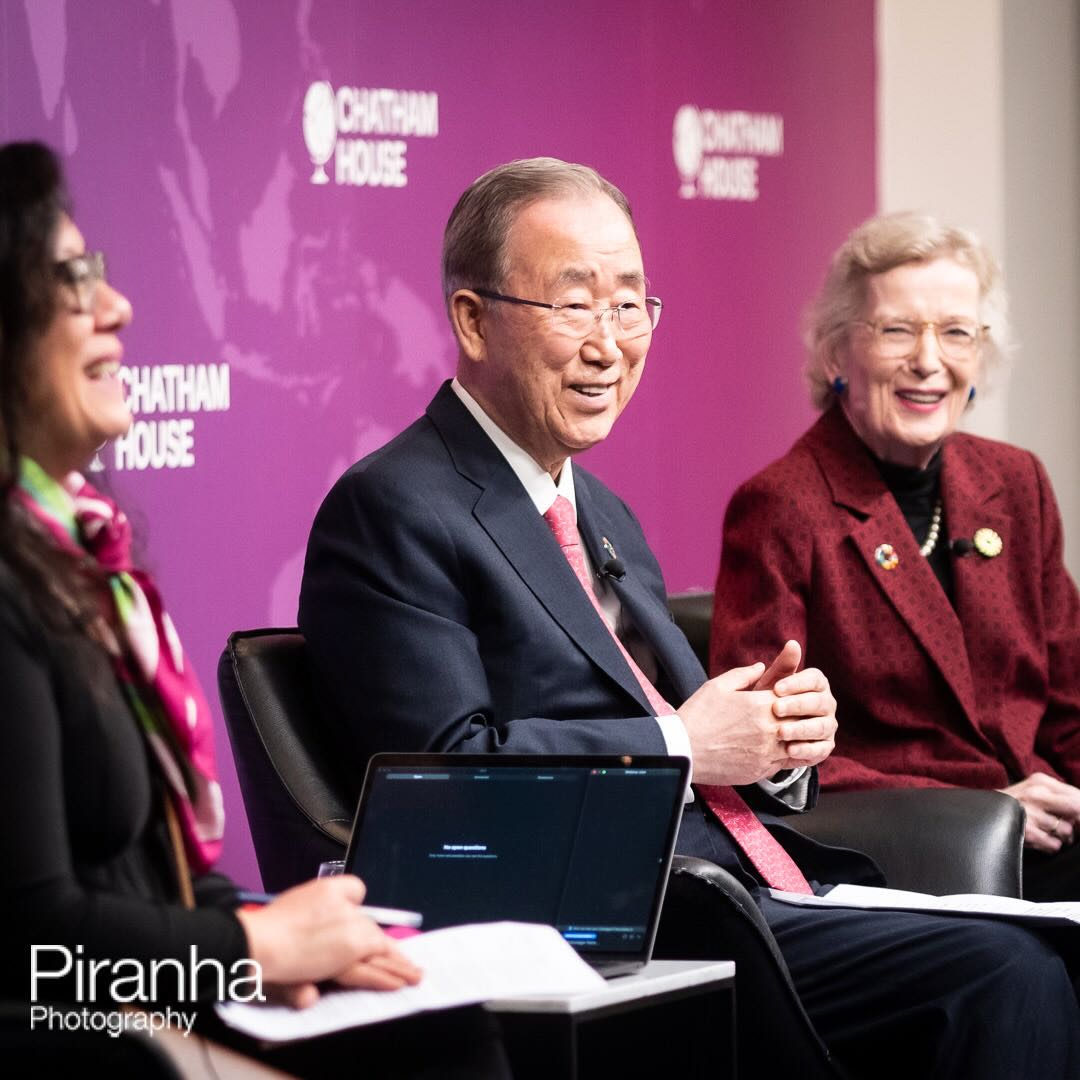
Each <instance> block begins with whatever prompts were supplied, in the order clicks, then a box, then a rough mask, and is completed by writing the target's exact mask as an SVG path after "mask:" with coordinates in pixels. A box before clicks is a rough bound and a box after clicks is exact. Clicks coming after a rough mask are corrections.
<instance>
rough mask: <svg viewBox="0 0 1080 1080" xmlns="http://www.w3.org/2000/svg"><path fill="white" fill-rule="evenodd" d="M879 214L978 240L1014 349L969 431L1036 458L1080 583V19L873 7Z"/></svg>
mask: <svg viewBox="0 0 1080 1080" xmlns="http://www.w3.org/2000/svg"><path fill="white" fill-rule="evenodd" d="M877 48H878V205H879V207H880V209H881V210H883V211H891V210H902V209H922V210H927V211H929V212H931V213H933V214H935V215H937V216H938V217H940V218H942V219H944V220H947V221H951V222H954V223H956V224H960V225H967V226H970V227H971V228H973V229H975V230H976V232H978V233H979V235H980V236H981V237H982V238H983V240H985V241H986V243H987V244H988V245H989V246H990V247H991V249H992V250H993V251H994V252H995V253H996V254H997V256H998V258H999V259H1000V260H1001V262H1002V264H1003V267H1004V270H1005V277H1006V283H1007V285H1008V289H1009V295H1010V299H1011V302H1012V323H1013V336H1014V339H1015V340H1016V342H1017V343H1018V348H1017V350H1016V353H1015V357H1014V361H1013V364H1012V365H1011V371H1010V372H1008V373H1006V374H1004V377H999V378H998V379H996V380H995V384H994V385H993V386H992V387H991V388H990V391H989V392H988V393H987V394H985V395H984V396H983V398H982V399H980V400H979V401H978V402H977V407H976V408H975V409H974V410H973V411H972V413H971V414H970V415H969V418H968V420H967V421H966V424H965V426H966V427H967V429H968V430H970V431H974V432H976V433H977V434H981V435H987V436H989V437H991V438H998V439H1005V440H1007V441H1009V442H1013V443H1017V444H1018V445H1020V446H1025V447H1027V448H1029V449H1031V450H1034V451H1035V452H1036V453H1037V454H1038V455H1039V456H1040V457H1041V458H1042V459H1043V461H1044V462H1045V463H1046V466H1047V468H1048V469H1049V471H1050V476H1051V480H1052V481H1053V484H1054V488H1055V491H1056V492H1057V495H1058V499H1059V501H1060V503H1061V508H1062V514H1063V516H1064V520H1065V535H1066V557H1067V561H1068V563H1069V565H1070V568H1071V569H1072V572H1073V575H1074V576H1075V577H1078V578H1080V5H1078V4H1077V3H1076V0H877Z"/></svg>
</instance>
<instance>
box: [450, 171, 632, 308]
mask: <svg viewBox="0 0 1080 1080" xmlns="http://www.w3.org/2000/svg"><path fill="white" fill-rule="evenodd" d="M596 194H601V195H607V196H608V197H609V198H610V199H611V200H612V201H613V202H614V203H615V205H616V206H618V207H619V209H620V210H622V212H623V213H624V214H625V215H626V217H627V220H628V221H629V222H630V225H631V227H633V224H634V218H633V215H632V213H631V212H630V203H629V202H628V201H627V198H626V196H625V195H624V194H623V193H622V192H621V191H620V190H619V189H618V188H617V187H616V186H615V185H614V184H612V183H610V182H609V181H607V180H605V179H604V178H603V177H602V176H601V175H600V174H599V173H598V172H597V171H596V170H595V169H591V168H589V166H588V165H574V164H571V163H570V162H567V161H560V160H559V159H558V158H551V157H535V158H525V159H522V160H520V161H511V162H509V163H508V164H506V165H499V166H498V167H497V168H494V169H492V170H491V171H490V172H486V173H484V175H483V176H481V177H479V178H478V179H476V180H474V181H473V182H472V183H471V184H470V185H469V186H468V188H466V190H465V193H464V194H463V195H462V196H461V198H460V199H458V201H457V205H456V206H455V207H454V209H453V211H452V212H451V214H450V220H449V221H447V223H446V232H445V233H444V234H443V249H442V284H443V296H444V297H445V298H446V299H449V298H450V297H451V296H452V295H453V293H455V292H456V291H457V290H458V289H497V288H498V287H499V286H500V285H501V283H502V282H503V281H504V280H505V278H506V276H507V273H508V271H509V267H508V266H507V264H506V238H507V236H509V234H510V229H511V227H512V226H513V224H514V221H515V220H516V219H517V215H518V214H519V213H521V211H522V210H524V209H525V207H527V206H529V205H531V204H532V203H534V202H538V201H539V200H541V199H558V198H568V197H572V196H575V195H577V196H585V197H588V196H592V195H596Z"/></svg>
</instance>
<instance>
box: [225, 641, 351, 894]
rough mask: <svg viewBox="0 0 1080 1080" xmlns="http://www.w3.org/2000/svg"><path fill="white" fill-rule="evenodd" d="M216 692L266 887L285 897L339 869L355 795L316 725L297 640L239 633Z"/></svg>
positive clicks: (336, 749)
mask: <svg viewBox="0 0 1080 1080" xmlns="http://www.w3.org/2000/svg"><path fill="white" fill-rule="evenodd" d="M218 692H219V693H220V695H221V705H222V708H223V710H224V713H225V726H226V728H227V729H228V732H229V742H230V743H231V744H232V751H233V760H234V762H235V764H236V774H237V777H238V779H239V781H240V791H241V794H242V795H243V798H244V809H245V811H246V812H247V819H248V825H249V827H250V828H251V839H252V841H253V843H254V845H255V857H256V858H257V859H258V862H259V873H260V874H261V875H262V880H263V887H264V888H266V889H268V890H270V891H272V892H279V891H280V890H282V889H287V888H288V887H289V886H290V885H296V884H298V883H299V882H301V881H306V880H307V879H308V878H311V877H314V876H315V872H316V870H317V869H318V866H319V863H320V862H323V861H324V860H326V859H340V858H341V857H342V855H343V854H344V849H345V845H346V844H348V842H349V829H350V828H351V826H352V816H353V811H354V810H355V809H356V797H357V795H358V794H359V792H358V790H357V786H356V783H355V781H354V780H353V779H352V777H353V776H354V775H355V774H354V772H353V771H351V770H349V769H347V768H345V767H344V766H343V764H342V763H343V762H346V761H348V760H349V756H348V754H347V753H346V751H345V749H344V748H343V747H341V746H339V745H337V744H336V742H335V740H334V737H333V731H332V730H331V729H329V728H328V727H326V726H324V725H320V724H319V723H318V715H317V712H316V705H315V701H316V697H315V691H314V688H313V686H312V683H311V673H310V671H309V668H308V661H307V654H306V651H305V645H304V638H303V636H302V635H301V633H300V631H299V630H296V629H295V628H293V629H263V630H246V631H239V632H237V633H235V634H233V635H232V636H231V637H230V638H229V642H228V645H227V646H226V647H225V651H224V652H223V653H222V654H221V659H220V661H219V662H218Z"/></svg>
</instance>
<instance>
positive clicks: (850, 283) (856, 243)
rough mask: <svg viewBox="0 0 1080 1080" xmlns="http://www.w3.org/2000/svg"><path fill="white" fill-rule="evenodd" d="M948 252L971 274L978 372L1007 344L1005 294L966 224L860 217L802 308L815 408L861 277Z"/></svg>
mask: <svg viewBox="0 0 1080 1080" xmlns="http://www.w3.org/2000/svg"><path fill="white" fill-rule="evenodd" d="M941 258H947V259H953V260H955V261H956V262H958V263H959V264H960V265H961V266H966V267H968V269H970V270H972V271H974V273H975V276H976V278H978V281H979V321H980V322H981V323H983V324H984V325H986V326H989V328H990V329H989V330H988V331H987V334H986V338H985V341H984V344H983V357H984V371H986V370H987V369H989V368H991V367H993V366H996V365H997V364H998V363H999V362H1000V361H1001V360H1002V358H1003V357H1005V356H1006V355H1007V354H1008V351H1009V322H1008V301H1007V298H1006V296H1005V285H1004V282H1003V280H1002V276H1001V271H1000V269H999V268H998V265H997V262H996V261H995V259H994V257H993V255H991V254H990V252H989V251H988V250H987V249H986V247H985V246H984V245H983V243H982V242H981V241H980V240H979V238H978V237H977V236H976V235H975V234H974V233H972V232H969V231H968V230H967V229H960V228H956V227H955V226H952V225H944V224H942V223H941V222H939V221H938V220H937V219H936V218H933V217H930V216H929V215H928V214H918V213H913V212H911V211H904V212H901V213H897V214H882V215H880V216H878V217H873V218H870V219H869V220H868V221H864V222H863V223H862V224H861V225H860V226H859V227H858V228H857V229H856V230H855V231H854V232H853V233H852V234H851V235H850V236H849V237H848V238H847V240H846V241H845V242H844V244H843V246H842V247H841V248H840V250H839V251H837V252H836V254H835V255H834V256H833V258H832V262H831V263H830V264H829V270H828V273H827V274H826V275H825V284H824V285H823V286H822V289H821V292H820V293H819V294H818V296H817V297H816V299H815V300H814V301H813V302H812V303H811V304H810V307H809V308H808V310H807V313H806V319H805V330H804V334H803V341H804V343H805V345H806V349H807V360H806V365H805V367H804V369H803V374H804V375H805V377H806V381H807V383H808V384H809V387H810V398H811V400H812V401H813V403H814V405H815V407H816V408H818V409H825V408H828V406H829V405H830V404H831V403H832V401H833V400H835V395H834V394H833V392H832V385H831V382H830V380H829V377H828V374H827V370H828V363H829V361H830V360H831V359H832V358H833V356H834V355H835V353H836V350H837V349H838V348H839V347H840V345H841V343H842V342H843V341H844V338H845V335H846V333H847V329H848V325H849V324H850V323H851V322H852V321H854V320H857V319H858V318H859V315H860V313H861V311H862V307H863V304H864V302H865V300H866V283H867V279H868V278H870V277H872V276H873V275H874V274H883V273H885V272H886V271H888V270H893V269H895V268H896V267H898V266H904V265H906V264H907V263H918V262H930V261H931V260H933V259H941Z"/></svg>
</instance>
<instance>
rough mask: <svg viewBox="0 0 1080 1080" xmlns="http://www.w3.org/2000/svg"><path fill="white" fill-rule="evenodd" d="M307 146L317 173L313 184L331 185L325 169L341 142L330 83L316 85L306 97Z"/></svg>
mask: <svg viewBox="0 0 1080 1080" xmlns="http://www.w3.org/2000/svg"><path fill="white" fill-rule="evenodd" d="M304 142H305V143H307V151H308V156H309V157H310V158H311V161H312V164H313V165H314V166H315V171H314V172H313V173H312V174H311V182H312V183H313V184H327V183H329V182H330V178H329V177H328V176H327V175H326V170H325V169H324V168H323V166H324V165H325V164H326V163H327V162H328V161H329V160H330V155H331V154H332V153H333V152H334V143H336V142H337V120H336V119H335V116H334V88H333V87H332V86H331V85H330V84H329V83H328V82H325V81H323V82H313V83H312V84H311V85H310V86H309V87H308V92H307V93H306V94H305V95H304Z"/></svg>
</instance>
